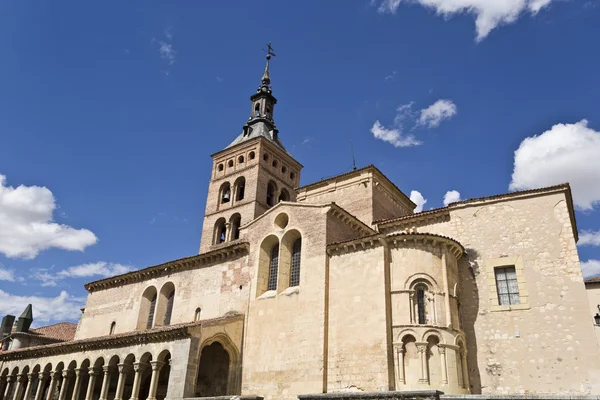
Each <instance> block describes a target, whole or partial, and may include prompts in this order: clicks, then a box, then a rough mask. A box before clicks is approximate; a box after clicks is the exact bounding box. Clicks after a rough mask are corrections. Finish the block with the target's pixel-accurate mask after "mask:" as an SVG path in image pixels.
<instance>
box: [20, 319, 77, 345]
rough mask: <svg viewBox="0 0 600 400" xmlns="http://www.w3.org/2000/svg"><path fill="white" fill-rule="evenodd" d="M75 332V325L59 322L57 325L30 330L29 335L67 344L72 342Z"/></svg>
mask: <svg viewBox="0 0 600 400" xmlns="http://www.w3.org/2000/svg"><path fill="white" fill-rule="evenodd" d="M76 330H77V324H73V323H71V322H59V323H57V324H52V325H47V326H42V327H39V328H35V329H30V330H29V333H32V334H34V335H36V336H41V337H44V338H49V339H55V340H60V341H61V342H68V341H71V340H73V338H74V337H75V331H76Z"/></svg>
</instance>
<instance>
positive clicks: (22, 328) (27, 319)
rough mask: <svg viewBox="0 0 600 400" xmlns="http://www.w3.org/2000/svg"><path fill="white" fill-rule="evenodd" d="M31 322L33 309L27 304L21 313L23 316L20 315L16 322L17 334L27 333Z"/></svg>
mask: <svg viewBox="0 0 600 400" xmlns="http://www.w3.org/2000/svg"><path fill="white" fill-rule="evenodd" d="M32 322H33V308H32V306H31V304H29V305H28V306H27V307H26V308H25V310H24V311H23V314H21V316H20V317H19V320H18V321H17V332H29V327H30V326H31V323H32Z"/></svg>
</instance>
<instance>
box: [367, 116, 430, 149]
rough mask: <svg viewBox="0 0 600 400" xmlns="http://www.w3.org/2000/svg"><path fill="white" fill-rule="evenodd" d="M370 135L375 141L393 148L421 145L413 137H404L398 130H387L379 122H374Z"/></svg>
mask: <svg viewBox="0 0 600 400" xmlns="http://www.w3.org/2000/svg"><path fill="white" fill-rule="evenodd" d="M371 133H372V134H373V136H375V138H376V139H379V140H383V141H384V142H387V143H390V144H392V145H394V146H395V147H410V146H419V145H420V144H422V142H420V141H418V140H417V139H416V138H415V136H414V135H405V134H404V133H403V132H402V131H401V130H400V129H399V128H392V129H387V128H385V127H384V126H383V125H381V123H380V122H379V121H375V123H374V124H373V127H371Z"/></svg>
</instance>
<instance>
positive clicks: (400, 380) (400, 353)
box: [396, 344, 406, 390]
mask: <svg viewBox="0 0 600 400" xmlns="http://www.w3.org/2000/svg"><path fill="white" fill-rule="evenodd" d="M396 353H397V354H398V357H397V358H396V359H397V360H398V366H397V368H396V371H398V383H400V384H403V385H404V384H405V383H406V379H405V378H404V349H403V348H402V344H401V345H400V346H398V347H397V348H396ZM396 390H398V388H396Z"/></svg>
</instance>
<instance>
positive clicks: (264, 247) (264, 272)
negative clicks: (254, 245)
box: [256, 235, 279, 297]
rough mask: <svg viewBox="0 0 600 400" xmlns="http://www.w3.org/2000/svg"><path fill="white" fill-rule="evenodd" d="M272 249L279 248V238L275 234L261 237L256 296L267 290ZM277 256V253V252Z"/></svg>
mask: <svg viewBox="0 0 600 400" xmlns="http://www.w3.org/2000/svg"><path fill="white" fill-rule="evenodd" d="M274 249H279V238H278V237H277V236H275V235H269V236H267V237H266V238H264V239H263V241H262V242H261V244H260V250H259V256H258V274H257V282H256V296H257V297H258V296H260V295H262V294H263V293H265V292H266V291H267V290H269V277H270V272H271V271H270V270H272V268H271V267H272V266H273V265H272V264H273V262H272V261H273V260H272V256H273V253H274ZM277 258H279V254H277Z"/></svg>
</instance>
